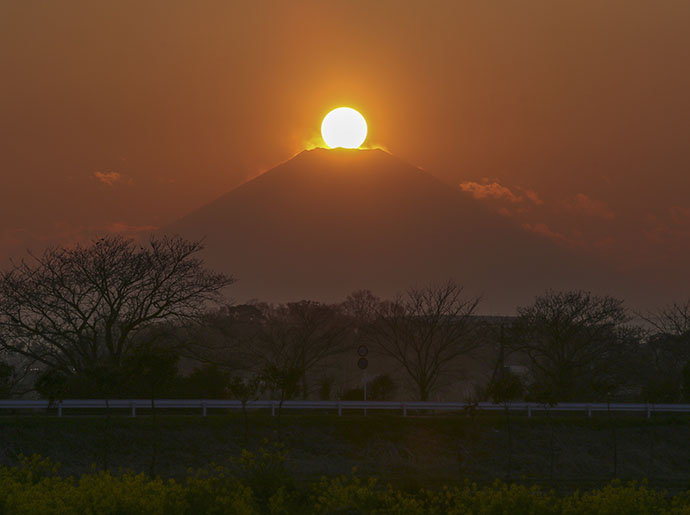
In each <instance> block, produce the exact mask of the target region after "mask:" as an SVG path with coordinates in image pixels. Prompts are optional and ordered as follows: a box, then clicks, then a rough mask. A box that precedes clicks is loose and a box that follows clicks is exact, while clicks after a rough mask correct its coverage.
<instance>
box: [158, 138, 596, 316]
mask: <svg viewBox="0 0 690 515" xmlns="http://www.w3.org/2000/svg"><path fill="white" fill-rule="evenodd" d="M166 232H168V233H177V234H181V235H183V236H185V237H188V238H201V237H204V238H205V243H206V251H205V256H204V258H205V259H206V261H207V263H208V264H209V265H210V266H212V267H214V268H216V269H219V270H223V271H226V272H229V273H232V274H233V275H235V276H236V277H237V278H238V279H239V280H238V282H237V283H236V285H235V286H233V288H232V295H233V296H234V297H235V298H236V299H237V300H240V301H243V300H247V299H250V298H259V299H262V300H269V301H285V300H294V299H301V298H311V299H321V300H339V299H342V298H344V296H345V295H346V294H347V293H349V292H350V291H352V290H354V289H357V288H368V289H371V290H372V291H374V292H375V293H377V294H379V295H382V296H390V295H393V294H394V293H396V292H398V291H401V290H403V289H405V288H407V287H408V286H411V285H413V284H419V283H425V282H429V281H442V280H445V279H447V278H449V277H453V278H455V279H456V280H457V281H458V282H460V283H461V284H465V285H466V286H467V287H468V290H469V291H471V292H473V293H484V294H485V296H486V297H487V301H488V303H487V304H485V306H484V310H487V309H488V310H490V311H512V310H513V309H514V307H515V304H516V303H517V302H529V300H531V298H532V296H533V295H535V294H537V293H540V292H541V291H543V290H544V289H545V288H546V287H553V288H563V287H581V288H585V287H591V286H593V285H601V280H602V278H603V277H604V276H605V274H604V272H603V270H602V271H600V272H599V273H595V270H597V265H596V264H594V263H591V262H588V261H587V260H586V259H585V258H584V257H583V256H577V255H574V254H573V253H572V251H571V250H568V249H564V248H561V247H559V246H557V245H555V244H554V243H553V242H551V241H549V240H546V239H544V238H542V237H540V236H537V235H535V234H532V233H529V232H526V231H524V230H522V229H521V228H520V227H518V226H516V225H514V224H512V223H511V222H510V220H508V219H506V218H503V217H500V216H498V215H496V214H493V213H491V212H489V211H488V210H487V209H485V207H484V206H483V205H482V204H481V203H480V202H478V201H476V200H475V199H472V198H470V197H468V196H467V195H464V194H462V193H460V192H458V191H456V190H455V189H453V188H451V187H449V186H447V185H445V184H443V183H442V182H440V181H439V180H437V179H436V178H434V177H433V176H432V175H430V174H428V173H426V172H424V171H422V170H420V169H418V168H415V167H413V166H410V165H408V164H406V163H404V162H403V161H401V160H399V159H397V158H395V157H394V156H392V155H390V154H388V153H386V152H383V151H381V150H354V151H353V150H325V149H315V150H310V151H304V152H302V153H301V154H298V155H297V156H295V157H294V158H293V159H291V160H289V161H287V162H285V163H283V164H281V165H279V166H277V167H275V168H273V169H271V170H269V171H268V172H266V173H264V174H262V175H261V176H259V177H257V178H255V179H254V180H252V181H249V182H247V183H246V184H243V185H242V186H240V187H238V188H235V189H234V190H232V191H230V192H228V193H226V194H225V195H223V196H221V197H220V198H218V199H217V200H215V201H214V202H212V203H210V204H208V205H206V206H204V207H202V208H200V209H198V210H197V211H194V212H193V213H191V214H189V215H187V216H186V217H184V218H182V219H181V220H179V221H178V222H176V223H174V224H172V225H171V226H170V227H168V228H167V229H166ZM599 268H600V267H599Z"/></svg>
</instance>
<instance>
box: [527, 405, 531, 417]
mask: <svg viewBox="0 0 690 515" xmlns="http://www.w3.org/2000/svg"><path fill="white" fill-rule="evenodd" d="M527 418H532V406H530V405H529V404H528V405H527Z"/></svg>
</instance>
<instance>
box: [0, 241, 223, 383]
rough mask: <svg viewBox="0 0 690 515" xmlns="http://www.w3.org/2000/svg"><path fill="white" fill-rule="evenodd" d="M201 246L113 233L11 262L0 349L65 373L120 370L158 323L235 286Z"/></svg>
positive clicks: (1, 281)
mask: <svg viewBox="0 0 690 515" xmlns="http://www.w3.org/2000/svg"><path fill="white" fill-rule="evenodd" d="M202 248H203V247H202V245H201V243H200V242H191V241H187V240H184V239H182V238H177V237H176V238H167V237H165V238H161V239H157V238H152V239H151V240H150V241H149V242H148V244H146V246H145V247H140V246H139V245H137V244H135V242H134V241H133V240H127V239H124V238H121V237H119V236H110V237H106V238H102V239H100V240H98V241H94V242H92V243H91V244H89V245H86V246H82V245H77V246H75V247H72V248H51V249H48V250H46V251H45V252H44V253H43V254H42V255H40V256H35V255H31V256H30V259H29V260H24V261H22V262H20V263H14V264H13V265H12V266H11V267H10V269H9V270H7V271H3V272H0V332H1V334H2V339H1V341H0V346H1V347H2V348H4V349H7V350H9V351H12V352H16V353H18V354H21V355H23V356H26V357H28V358H30V359H33V360H36V361H37V362H39V363H42V364H43V365H44V366H46V367H48V368H50V369H55V370H61V371H63V372H65V373H67V374H74V373H79V372H80V371H83V370H89V369H93V368H96V367H98V366H101V365H107V366H112V367H118V366H120V364H121V363H122V360H123V358H124V357H126V356H127V355H128V354H129V353H130V352H131V350H132V347H133V346H134V345H135V342H136V341H137V338H138V337H141V336H142V335H143V334H144V332H145V331H147V330H149V329H151V328H152V327H153V326H154V324H160V323H166V322H175V321H179V320H186V319H189V318H191V317H197V316H199V315H200V314H201V313H202V312H203V311H204V309H205V308H206V307H207V306H208V304H209V303H214V302H217V301H219V300H220V299H221V292H222V290H223V288H225V287H226V286H228V285H230V284H232V282H233V279H232V278H231V277H228V276H225V275H223V274H219V273H214V272H211V271H209V270H207V269H205V268H204V266H203V263H202V261H201V260H200V259H199V258H197V257H196V256H195V254H197V253H198V252H199V251H200V250H201V249H202ZM147 336H148V335H147Z"/></svg>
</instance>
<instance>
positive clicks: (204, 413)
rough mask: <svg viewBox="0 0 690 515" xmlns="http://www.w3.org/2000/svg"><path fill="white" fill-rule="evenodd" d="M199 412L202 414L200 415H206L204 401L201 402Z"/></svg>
mask: <svg viewBox="0 0 690 515" xmlns="http://www.w3.org/2000/svg"><path fill="white" fill-rule="evenodd" d="M201 413H202V415H201V416H202V417H205V416H206V403H205V402H202V403H201Z"/></svg>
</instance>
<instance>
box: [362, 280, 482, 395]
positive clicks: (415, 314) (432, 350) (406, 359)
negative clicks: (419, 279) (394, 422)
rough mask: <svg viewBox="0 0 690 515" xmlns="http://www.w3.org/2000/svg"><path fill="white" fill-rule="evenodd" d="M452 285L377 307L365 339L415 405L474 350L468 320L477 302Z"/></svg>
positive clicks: (425, 289) (475, 344) (421, 290)
mask: <svg viewBox="0 0 690 515" xmlns="http://www.w3.org/2000/svg"><path fill="white" fill-rule="evenodd" d="M462 293H463V289H462V287H461V286H459V285H457V284H456V283H454V282H453V281H449V282H447V283H445V284H443V285H441V286H427V287H423V288H412V289H410V290H408V291H407V293H406V294H405V295H404V296H402V297H399V298H397V299H396V300H394V301H393V302H383V303H381V304H379V306H378V308H377V312H376V319H375V321H374V322H372V323H371V324H369V325H368V326H367V331H366V337H367V339H368V340H370V341H371V342H372V343H373V344H374V346H375V347H376V348H377V349H378V350H379V351H380V352H381V353H383V354H384V355H387V356H389V357H391V358H393V359H394V360H395V361H397V362H398V363H399V364H400V365H402V367H403V369H404V370H405V372H406V373H407V375H408V376H409V378H410V379H411V380H412V381H413V383H414V385H415V387H416V389H417V393H418V395H419V398H420V400H422V401H426V400H428V399H429V396H430V395H431V393H432V392H433V391H434V390H435V388H436V387H437V385H438V381H439V379H440V377H441V376H442V375H443V373H444V372H447V371H448V370H449V368H450V366H451V365H452V364H453V363H454V362H455V361H456V359H457V358H460V357H461V356H466V355H467V354H468V353H469V352H470V351H472V350H474V349H475V348H477V347H478V346H479V341H478V340H477V339H476V338H473V333H474V329H475V325H474V324H472V322H471V320H470V317H471V315H472V314H473V313H474V310H475V309H476V307H477V304H479V298H477V297H469V298H465V297H463V295H462Z"/></svg>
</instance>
